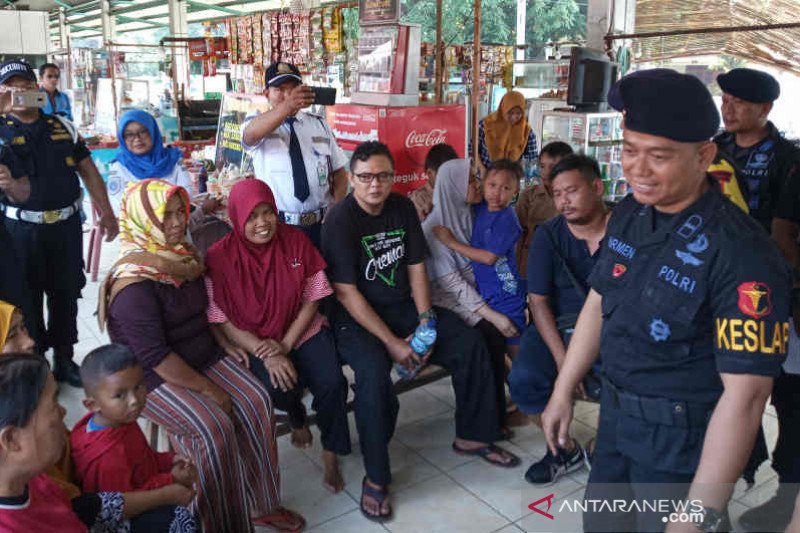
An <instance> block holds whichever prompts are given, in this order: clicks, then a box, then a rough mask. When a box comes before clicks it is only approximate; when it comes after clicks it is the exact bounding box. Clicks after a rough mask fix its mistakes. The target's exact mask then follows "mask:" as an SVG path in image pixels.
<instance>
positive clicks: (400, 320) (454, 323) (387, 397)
mask: <svg viewBox="0 0 800 533" xmlns="http://www.w3.org/2000/svg"><path fill="white" fill-rule="evenodd" d="M435 310H436V314H437V315H438V318H437V320H436V331H437V338H436V344H435V346H434V350H433V353H432V355H431V358H430V362H431V363H433V364H436V365H439V366H442V367H444V368H446V369H447V370H449V371H450V373H451V374H452V377H453V389H454V390H455V394H456V415H455V418H456V436H457V437H458V438H462V439H467V440H474V441H480V442H493V441H495V440H496V439H497V436H498V433H499V431H500V425H499V420H498V408H497V395H496V388H495V382H494V375H493V370H492V363H491V360H490V357H489V353H488V351H487V349H486V344H485V343H484V341H483V337H482V335H481V333H480V332H479V331H478V330H477V329H474V328H470V327H469V326H467V325H466V324H464V322H462V321H461V319H460V318H458V316H457V315H455V314H454V313H452V312H451V311H448V310H446V309H442V308H439V307H436V308H435ZM377 311H378V312H379V314H380V316H381V318H382V319H383V321H384V322H385V323H386V325H387V326H389V328H391V330H392V331H393V332H394V334H395V335H397V336H398V337H400V338H405V337H407V336H408V335H410V334H411V333H412V332H413V331H414V329H415V328H416V327H417V325H418V324H419V321H418V319H417V309H416V307H415V306H414V302H413V301H411V300H409V301H408V302H407V303H404V304H400V305H394V306H386V307H382V308H380V309H378V310H377ZM334 329H335V333H336V345H337V347H338V348H339V354H340V356H341V357H342V358H343V359H344V361H345V362H346V363H347V364H349V365H350V367H351V368H352V369H353V371H354V372H355V378H356V383H355V387H356V396H355V417H356V427H357V428H358V438H359V442H360V444H361V452H362V453H363V454H364V466H365V469H366V471H367V477H368V478H369V480H370V481H372V482H373V483H376V484H378V485H389V484H390V483H391V482H392V473H391V467H390V465H389V448H388V444H389V441H390V440H391V439H392V436H393V435H394V430H395V425H396V423H397V413H398V410H399V403H398V401H397V396H396V394H395V392H394V390H393V389H392V381H391V378H390V372H391V370H392V360H391V358H390V356H389V354H388V352H387V351H386V348H385V347H384V345H383V343H382V342H381V341H380V340H378V339H377V338H376V337H375V336H373V335H372V334H371V333H369V332H368V331H366V330H365V329H364V328H362V327H361V326H359V325H358V324H356V323H355V322H353V321H352V320H347V321H343V322H340V323H337V324H336V326H335V328H334Z"/></svg>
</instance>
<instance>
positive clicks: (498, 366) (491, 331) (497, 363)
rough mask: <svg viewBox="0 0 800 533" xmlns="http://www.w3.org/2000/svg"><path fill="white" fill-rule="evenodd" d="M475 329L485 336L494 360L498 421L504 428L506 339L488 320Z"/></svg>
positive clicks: (487, 347)
mask: <svg viewBox="0 0 800 533" xmlns="http://www.w3.org/2000/svg"><path fill="white" fill-rule="evenodd" d="M475 329H477V330H478V331H480V332H481V335H483V341H484V342H485V343H486V349H487V350H489V356H490V357H491V359H492V370H493V372H494V389H495V397H496V398H497V417H498V418H497V419H498V420H499V422H500V425H501V426H502V425H503V421H504V420H505V417H506V379H505V374H506V349H507V346H506V337H505V335H503V334H502V333H500V330H499V329H497V328H496V327H495V326H494V324H492V323H491V322H489V321H488V320H486V319H482V320H481V321H480V322H478V323H477V324H475Z"/></svg>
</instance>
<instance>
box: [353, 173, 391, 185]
mask: <svg viewBox="0 0 800 533" xmlns="http://www.w3.org/2000/svg"><path fill="white" fill-rule="evenodd" d="M355 176H356V178H358V181H360V182H361V183H363V184H365V185H366V184H369V183H372V180H374V179H375V178H378V181H379V182H381V183H386V182H387V181H391V180H392V178H394V172H378V173H375V174H373V173H372V172H362V173H360V174H356V175H355Z"/></svg>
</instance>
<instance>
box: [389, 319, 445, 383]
mask: <svg viewBox="0 0 800 533" xmlns="http://www.w3.org/2000/svg"><path fill="white" fill-rule="evenodd" d="M435 342H436V321H435V320H428V323H427V324H420V325H419V326H417V329H416V330H415V331H414V336H413V337H411V341H410V342H409V345H410V346H411V349H412V350H414V353H416V354H417V355H419V356H422V355H423V354H425V352H427V351H428V350H429V349H430V348H431V346H433V344H434V343H435ZM394 369H395V371H397V375H398V376H400V379H401V380H407V379H414V378H415V377H416V375H417V374H418V373H419V371H420V370H421V369H422V365H415V366H414V368H412V369H408V368H406V367H405V366H403V365H401V364H399V363H395V364H394Z"/></svg>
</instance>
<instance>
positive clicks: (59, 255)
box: [5, 213, 86, 359]
mask: <svg viewBox="0 0 800 533" xmlns="http://www.w3.org/2000/svg"><path fill="white" fill-rule="evenodd" d="M5 226H6V229H7V230H8V233H9V234H10V235H11V238H12V240H13V241H14V247H15V250H16V252H17V257H18V259H19V264H20V267H21V268H22V269H23V272H25V278H26V281H27V284H28V290H29V294H30V302H31V313H30V316H26V317H25V321H26V324H27V325H28V329H29V331H30V332H31V334H32V335H33V338H34V340H35V341H36V347H37V350H38V351H39V352H40V353H44V352H45V351H46V350H47V349H48V348H53V349H54V350H55V351H56V355H58V356H59V357H63V358H65V359H66V358H72V354H73V345H74V344H75V343H76V342H78V324H77V320H78V298H80V297H81V289H83V287H84V285H85V284H86V276H85V275H84V273H83V230H82V227H81V219H80V215H79V214H78V213H75V214H73V215H72V216H71V217H69V218H68V219H67V220H64V221H62V222H56V223H55V224H32V223H29V222H22V221H19V220H12V219H10V218H6V219H5ZM45 296H47V324H45V321H44V297H45Z"/></svg>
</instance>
